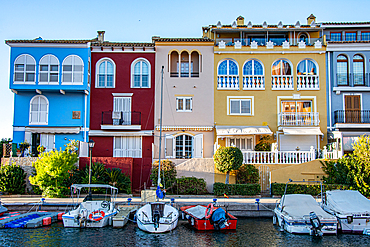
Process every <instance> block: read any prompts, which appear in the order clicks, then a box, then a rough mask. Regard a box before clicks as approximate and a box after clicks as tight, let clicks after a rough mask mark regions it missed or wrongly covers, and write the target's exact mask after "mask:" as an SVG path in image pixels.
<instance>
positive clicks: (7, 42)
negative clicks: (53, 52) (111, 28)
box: [5, 39, 96, 44]
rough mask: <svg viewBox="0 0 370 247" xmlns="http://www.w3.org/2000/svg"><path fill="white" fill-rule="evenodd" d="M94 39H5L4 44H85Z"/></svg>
mask: <svg viewBox="0 0 370 247" xmlns="http://www.w3.org/2000/svg"><path fill="white" fill-rule="evenodd" d="M94 41H96V39H88V40H44V39H24V40H5V43H6V44H10V43H39V44H45V43H48V44H86V43H89V42H94Z"/></svg>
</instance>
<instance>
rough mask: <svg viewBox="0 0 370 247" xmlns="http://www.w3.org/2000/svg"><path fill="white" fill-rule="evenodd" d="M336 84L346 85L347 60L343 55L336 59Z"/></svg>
mask: <svg viewBox="0 0 370 247" xmlns="http://www.w3.org/2000/svg"><path fill="white" fill-rule="evenodd" d="M337 83H338V86H347V85H348V58H347V57H346V56H344V55H339V56H338V57H337Z"/></svg>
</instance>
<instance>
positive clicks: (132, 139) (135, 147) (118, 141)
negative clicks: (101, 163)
mask: <svg viewBox="0 0 370 247" xmlns="http://www.w3.org/2000/svg"><path fill="white" fill-rule="evenodd" d="M141 142H142V141H141V136H120V137H114V147H113V157H131V158H141V157H142V144H141Z"/></svg>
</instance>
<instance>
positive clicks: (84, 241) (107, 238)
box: [0, 218, 370, 247]
mask: <svg viewBox="0 0 370 247" xmlns="http://www.w3.org/2000/svg"><path fill="white" fill-rule="evenodd" d="M0 246H53V247H59V246H74V247H79V246H90V247H92V246H196V247H201V246H290V247H291V246H370V236H366V235H349V234H338V235H333V236H324V237H322V238H314V237H311V236H308V235H293V234H289V233H287V232H280V231H279V228H278V227H277V226H275V225H273V224H272V220H271V219H269V218H253V219H251V218H240V219H239V220H238V226H237V230H236V231H229V232H205V231H196V230H194V229H192V228H191V227H190V225H189V224H188V223H187V221H184V220H180V221H179V224H178V226H177V228H176V229H175V230H174V231H172V232H169V233H164V234H149V233H145V232H142V231H141V230H139V229H138V227H137V226H136V224H135V223H132V222H129V223H128V224H127V225H126V226H125V227H124V228H112V227H105V228H97V229H93V228H86V229H76V228H64V227H63V224H62V223H61V222H58V223H55V224H53V225H52V226H49V227H41V228H37V229H0Z"/></svg>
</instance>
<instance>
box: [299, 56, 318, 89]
mask: <svg viewBox="0 0 370 247" xmlns="http://www.w3.org/2000/svg"><path fill="white" fill-rule="evenodd" d="M318 74H319V73H318V66H317V65H316V62H314V61H313V60H310V59H304V60H302V61H300V62H299V63H298V66H297V89H299V90H309V89H319V75H318Z"/></svg>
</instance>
